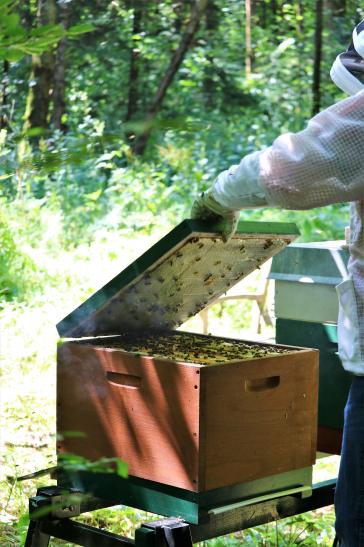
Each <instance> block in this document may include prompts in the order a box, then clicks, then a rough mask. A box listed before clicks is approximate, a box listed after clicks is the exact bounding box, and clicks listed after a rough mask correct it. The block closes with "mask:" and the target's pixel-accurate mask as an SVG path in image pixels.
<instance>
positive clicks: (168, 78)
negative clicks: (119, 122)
mask: <svg viewBox="0 0 364 547" xmlns="http://www.w3.org/2000/svg"><path fill="white" fill-rule="evenodd" d="M206 6H207V0H196V3H195V5H194V8H193V11H192V13H191V17H190V20H189V22H188V25H187V29H186V32H185V33H184V35H183V36H182V39H181V42H180V45H179V46H178V48H177V50H176V51H175V53H174V54H173V56H172V59H171V61H170V63H169V66H168V68H167V71H166V73H165V75H164V77H163V78H162V80H161V82H160V85H159V88H158V90H157V93H156V94H155V97H154V99H153V101H152V102H151V104H150V106H149V108H148V110H147V113H146V116H145V119H144V123H145V129H144V131H143V132H142V133H141V134H140V135H139V137H138V138H137V139H136V141H135V144H134V152H135V154H142V153H143V152H144V150H145V147H146V144H147V142H148V139H149V136H150V133H151V129H152V124H153V121H154V119H155V117H156V115H157V114H158V112H159V110H160V108H161V106H162V103H163V100H164V97H165V95H166V93H167V90H168V88H169V86H170V85H171V83H172V81H173V78H174V76H175V74H176V72H177V71H178V69H179V67H180V65H181V63H182V61H183V59H184V57H185V55H186V53H187V51H188V49H189V47H190V46H191V43H192V40H193V38H194V36H195V34H196V32H197V29H198V25H199V22H200V19H201V16H202V14H203V13H204V11H205V9H206Z"/></svg>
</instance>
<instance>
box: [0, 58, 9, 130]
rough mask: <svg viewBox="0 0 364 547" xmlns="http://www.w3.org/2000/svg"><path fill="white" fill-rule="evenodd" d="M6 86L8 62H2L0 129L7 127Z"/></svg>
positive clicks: (7, 84)
mask: <svg viewBox="0 0 364 547" xmlns="http://www.w3.org/2000/svg"><path fill="white" fill-rule="evenodd" d="M8 86H9V61H6V60H5V61H3V77H2V89H1V103H0V129H6V128H8V127H9V115H8V112H7V111H8V108H9V105H8Z"/></svg>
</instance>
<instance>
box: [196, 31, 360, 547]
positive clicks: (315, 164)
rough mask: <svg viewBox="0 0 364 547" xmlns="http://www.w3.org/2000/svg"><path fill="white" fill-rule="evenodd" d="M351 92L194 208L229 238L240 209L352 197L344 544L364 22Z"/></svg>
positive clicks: (356, 528)
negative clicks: (217, 223) (219, 224)
mask: <svg viewBox="0 0 364 547" xmlns="http://www.w3.org/2000/svg"><path fill="white" fill-rule="evenodd" d="M330 75H331V77H332V79H333V81H334V82H335V83H336V85H337V86H338V87H339V88H341V89H342V90H343V91H345V92H346V93H348V94H349V95H350V97H349V98H347V99H345V100H343V101H340V102H338V103H337V104H335V105H334V106H331V107H330V108H328V109H327V110H324V111H323V112H321V113H320V114H318V115H317V116H315V117H314V118H312V119H311V120H310V122H309V123H308V125H307V127H306V128H305V129H304V130H303V131H300V132H299V133H287V134H285V135H281V136H280V137H278V138H277V139H276V140H275V141H274V142H273V144H272V146H270V147H269V148H266V149H265V150H262V151H257V152H253V153H252V154H249V155H247V156H246V157H244V158H243V159H242V160H241V162H240V163H239V165H233V166H232V167H230V169H228V170H227V171H223V172H222V173H221V174H220V175H219V176H218V177H217V178H216V180H215V182H214V183H213V185H212V186H211V188H209V189H208V190H207V191H206V192H204V193H203V194H202V195H201V197H199V198H198V199H197V200H196V201H195V203H194V204H193V208H192V218H199V219H205V220H208V219H211V221H215V220H217V219H219V220H221V221H222V223H221V226H222V233H223V237H224V238H225V239H229V238H230V237H231V236H232V235H233V233H234V231H235V230H236V226H237V222H238V218H239V210H240V209H246V208H256V207H277V208H284V209H311V208H314V207H320V206H324V205H329V204H332V203H340V202H352V203H351V222H350V225H351V226H350V242H349V251H350V260H349V265H348V272H349V273H348V277H347V279H345V280H344V281H343V282H342V283H341V284H340V285H339V286H338V287H337V293H338V296H339V302H340V306H339V319H338V337H339V354H340V357H341V360H342V363H343V366H344V368H345V369H346V370H348V371H350V372H351V373H353V375H354V376H353V382H352V386H351V389H350V394H349V399H348V402H347V405H346V408H345V425H344V436H343V446H342V455H341V463H340V471H339V477H338V483H337V488H336V493H335V510H336V532H337V537H338V538H339V541H340V543H339V545H340V546H341V547H364V83H362V82H364V21H362V22H361V23H360V24H359V25H358V26H357V27H356V28H355V29H354V31H353V42H352V44H351V45H350V47H349V48H348V50H347V51H346V52H345V53H341V54H340V55H339V56H338V57H337V58H336V60H335V62H334V64H333V67H332V69H331V73H330Z"/></svg>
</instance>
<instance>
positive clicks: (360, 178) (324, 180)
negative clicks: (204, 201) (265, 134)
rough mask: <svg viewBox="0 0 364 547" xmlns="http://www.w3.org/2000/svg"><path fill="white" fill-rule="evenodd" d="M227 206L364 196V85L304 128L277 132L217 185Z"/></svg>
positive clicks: (294, 205) (306, 204)
mask: <svg viewBox="0 0 364 547" xmlns="http://www.w3.org/2000/svg"><path fill="white" fill-rule="evenodd" d="M213 194H214V197H215V198H216V199H217V200H218V201H219V202H220V203H221V204H222V205H224V206H225V207H229V208H231V209H242V208H245V207H260V206H269V207H272V206H273V207H282V208H285V209H311V208H313V207H319V206H322V205H329V204H331V203H339V202H347V201H360V200H363V199H364V91H361V92H359V93H357V94H356V95H354V96H352V97H349V98H348V99H345V100H343V101H340V102H339V103H337V104H335V105H333V106H331V107H330V108H328V109H326V110H324V111H323V112H321V113H320V114H318V115H317V116H315V117H314V118H312V120H311V121H310V122H309V123H308V126H307V128H306V129H304V130H303V131H300V132H299V133H287V134H285V135H282V136H280V137H278V139H276V140H275V141H274V143H273V145H272V146H271V147H269V148H267V149H266V150H263V151H261V152H255V153H253V154H249V155H248V156H246V157H245V158H243V160H242V161H241V162H240V164H239V165H238V166H233V167H232V168H230V169H229V171H224V172H223V173H221V174H220V175H219V176H218V178H217V179H216V181H215V183H214V185H213Z"/></svg>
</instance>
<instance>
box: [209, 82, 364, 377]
mask: <svg viewBox="0 0 364 547" xmlns="http://www.w3.org/2000/svg"><path fill="white" fill-rule="evenodd" d="M212 195H213V197H214V198H215V199H216V200H217V201H218V202H219V203H221V205H223V206H224V207H227V208H229V209H233V210H239V209H243V208H251V207H264V206H267V207H279V208H284V209H311V208H314V207H319V206H324V205H329V204H332V203H341V202H352V203H351V236H350V238H351V239H350V245H349V251H350V261H349V265H348V271H349V274H348V278H347V279H345V280H344V281H343V282H342V283H341V284H340V285H339V286H338V287H337V292H338V295H339V302H340V311H339V320H338V337H339V354H340V357H341V359H342V362H343V365H344V367H345V369H347V370H348V371H350V372H352V373H354V374H356V375H364V91H360V92H359V93H357V94H355V95H353V96H352V97H349V98H348V99H345V100H343V101H340V102H338V103H337V104H335V105H333V106H331V107H330V108H328V109H326V110H324V111H323V112H321V113H320V114H318V115H317V116H315V117H314V118H312V119H311V120H310V122H309V123H308V126H307V128H306V129H304V130H303V131H300V132H299V133H287V134H285V135H282V136H280V137H278V138H277V139H276V140H275V141H274V143H273V144H272V146H270V147H269V148H267V149H265V150H262V151H260V152H254V153H253V154H249V155H248V156H246V157H245V158H243V159H242V160H241V162H240V164H239V165H236V166H233V167H231V168H230V169H229V170H228V171H224V172H223V173H221V174H220V175H219V176H218V177H217V179H216V180H215V182H214V185H213V188H212Z"/></svg>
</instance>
